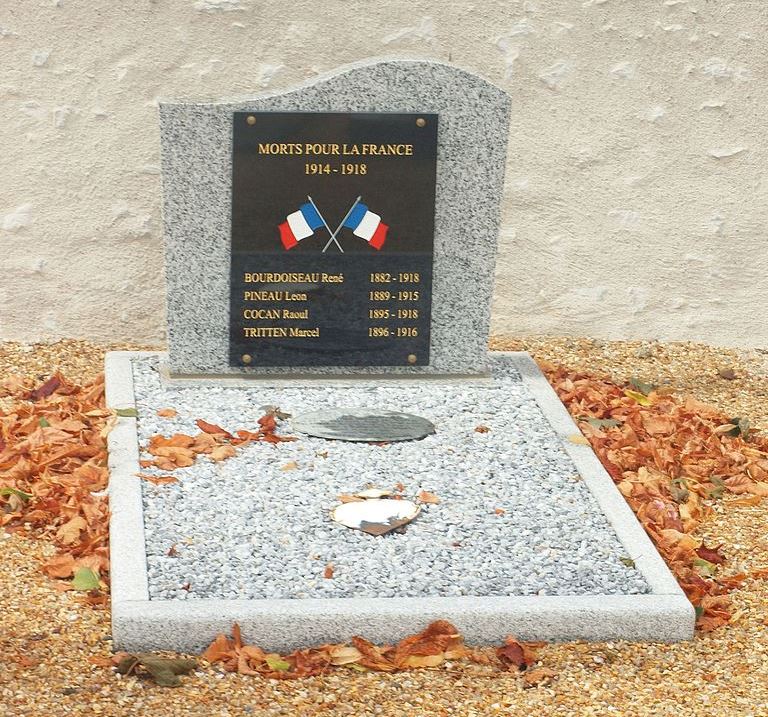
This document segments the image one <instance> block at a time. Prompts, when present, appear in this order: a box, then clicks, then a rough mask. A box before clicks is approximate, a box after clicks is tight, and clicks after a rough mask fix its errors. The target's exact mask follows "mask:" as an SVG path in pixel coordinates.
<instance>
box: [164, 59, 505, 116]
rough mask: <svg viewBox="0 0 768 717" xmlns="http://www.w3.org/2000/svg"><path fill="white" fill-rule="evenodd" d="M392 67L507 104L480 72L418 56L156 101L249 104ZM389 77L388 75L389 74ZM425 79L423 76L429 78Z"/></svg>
mask: <svg viewBox="0 0 768 717" xmlns="http://www.w3.org/2000/svg"><path fill="white" fill-rule="evenodd" d="M393 70H399V71H403V72H406V73H409V74H413V73H421V72H422V71H429V72H430V74H431V78H434V79H438V78H439V77H440V76H441V75H442V77H443V78H445V79H447V78H450V77H453V78H455V79H456V80H457V81H459V82H462V83H467V85H476V86H477V87H482V88H484V89H485V90H487V91H488V92H490V93H496V95H497V96H498V99H499V101H500V102H504V103H508V102H509V95H508V94H507V93H506V92H505V91H504V90H503V89H502V88H501V87H499V86H497V85H494V84H493V83H492V82H489V81H488V80H486V79H485V78H483V77H481V76H480V75H477V74H475V73H474V72H470V71H469V70H465V69H462V68H460V67H456V66H455V65H449V64H447V63H445V62H437V61H436V60H425V59H419V58H409V57H398V58H381V59H368V60H361V61H359V62H350V63H348V64H346V65H341V66H339V67H335V68H333V69H332V70H327V71H325V72H321V73H318V74H317V75H315V76H313V77H308V78H307V79H305V80H304V81H303V82H299V83H297V84H295V85H293V86H292V87H288V88H280V89H275V90H262V91H260V92H257V93H255V94H243V95H239V96H235V97H230V98H228V99H226V100H222V99H213V98H211V99H208V100H201V99H182V100H175V99H161V100H160V101H159V105H160V107H166V106H178V105H187V106H188V105H198V106H199V105H216V106H222V105H228V104H229V105H237V106H238V107H240V106H241V105H242V104H243V103H249V102H251V101H260V100H266V99H275V98H278V97H283V96H285V95H290V94H292V93H294V92H301V91H303V90H305V89H307V88H312V87H317V86H319V85H322V84H323V83H325V82H333V81H335V80H337V79H346V78H349V79H355V80H356V79H357V78H356V77H355V76H359V77H360V78H365V81H368V82H370V81H372V82H373V83H376V81H377V79H380V78H381V77H382V75H381V73H382V72H385V73H389V72H392V71H393ZM390 77H391V76H390ZM431 78H426V79H431Z"/></svg>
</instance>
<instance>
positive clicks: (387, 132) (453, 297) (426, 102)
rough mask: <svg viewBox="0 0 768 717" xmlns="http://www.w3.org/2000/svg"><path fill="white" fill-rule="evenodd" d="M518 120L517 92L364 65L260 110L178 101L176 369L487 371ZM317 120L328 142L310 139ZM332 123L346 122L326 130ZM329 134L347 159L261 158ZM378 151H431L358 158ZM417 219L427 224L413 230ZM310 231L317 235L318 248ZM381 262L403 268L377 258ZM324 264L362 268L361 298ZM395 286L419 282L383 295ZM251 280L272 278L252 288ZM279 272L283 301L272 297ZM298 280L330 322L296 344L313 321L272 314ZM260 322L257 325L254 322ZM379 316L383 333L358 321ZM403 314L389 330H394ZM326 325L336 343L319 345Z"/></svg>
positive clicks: (170, 280) (173, 249)
mask: <svg viewBox="0 0 768 717" xmlns="http://www.w3.org/2000/svg"><path fill="white" fill-rule="evenodd" d="M509 111H510V100H509V97H508V96H507V95H506V94H505V93H504V92H503V91H502V90H500V89H499V88H497V87H495V86H493V85H491V84H489V83H488V82H486V81H485V80H483V79H481V78H479V77H477V76H475V75H472V74H470V73H468V72H465V71H463V70H459V69H457V68H454V67H450V66H448V65H444V64H440V63H435V62H422V61H383V62H374V63H368V64H363V65H357V66H352V67H349V68H346V69H343V70H340V71H338V72H335V73H333V74H331V75H329V76H326V77H321V78H318V79H316V80H313V81H312V82H310V83H308V84H307V85H305V86H303V87H300V88H297V89H294V90H291V91H288V92H284V93H280V94H271V95H264V96H260V97H257V98H254V99H252V100H244V101H237V102H222V103H177V102H173V103H171V102H162V103H161V105H160V127H161V144H162V171H163V193H164V222H165V248H166V276H167V287H168V303H167V307H168V344H169V352H168V371H169V373H170V375H171V376H175V377H188V376H200V375H207V376H226V375H228V376H243V375H270V374H271V375H275V374H277V375H285V376H296V375H307V374H323V375H356V374H360V375H372V374H373V375H385V374H400V375H403V374H405V375H419V374H433V375H483V374H485V373H487V366H488V360H487V352H488V349H487V341H488V330H489V323H490V301H491V292H492V289H493V274H494V264H495V256H496V240H497V233H498V221H499V203H500V198H501V194H502V185H503V167H504V163H505V156H506V143H507V134H508V120H509ZM310 113H311V114H310ZM313 122H314V123H315V124H312V123H313ZM312 127H315V129H314V130H313V131H314V132H315V135H311V134H308V132H309V131H310V130H309V129H308V128H312ZM327 127H335V128H336V129H334V130H333V132H331V131H330V130H328V131H327V133H326V134H323V132H325V131H326V129H325V128H327ZM339 127H341V128H342V129H338V128H339ZM358 127H359V128H358ZM249 132H250V133H251V134H249ZM281 133H282V134H281ZM342 136H343V139H344V142H341V141H336V140H338V139H339V138H340V137H342ZM315 137H317V139H318V142H326V141H327V140H329V139H330V140H334V142H335V144H336V146H337V147H339V148H341V149H337V150H335V154H336V156H334V150H333V149H330V150H325V149H318V150H317V152H315V153H313V155H312V156H305V157H288V156H282V157H278V158H277V159H276V158H275V157H272V156H264V157H260V160H263V161H261V162H260V163H254V162H253V157H254V156H255V154H254V153H256V152H260V153H261V154H264V155H266V154H268V153H269V147H270V144H274V145H276V146H277V147H278V148H279V152H280V153H281V154H282V155H288V154H289V153H290V152H291V146H292V144H295V145H296V146H297V147H299V146H306V143H308V142H309V141H310V140H313V139H314V138H315ZM349 137H352V138H353V140H351V141H350V142H349V144H347V139H348V138H349ZM297 139H300V140H301V142H299V141H295V140H297ZM379 142H380V143H381V144H378V145H377V144H376V143H379ZM249 143H250V144H249ZM331 144H333V143H331ZM366 146H368V147H375V146H378V147H385V148H393V149H391V152H392V153H393V154H398V153H401V154H404V155H407V154H409V153H412V154H413V155H414V156H399V157H398V156H395V157H392V158H389V159H387V158H382V157H381V156H374V157H371V156H368V157H367V158H362V159H361V158H360V157H355V156H341V155H345V154H346V153H347V149H348V150H349V153H350V155H351V154H352V153H353V152H355V151H361V148H364V147H366ZM409 147H410V148H411V149H410V150H409V149H407V148H409ZM356 148H357V149H356ZM403 148H406V149H403ZM322 151H327V153H328V154H330V157H324V156H322V154H321V152H322ZM362 151H365V150H364V149H363V150H362ZM380 151H382V152H386V151H387V149H383V150H380ZM249 152H250V154H249ZM270 162H272V164H270ZM275 162H277V163H275ZM377 162H378V164H376V163H377ZM366 165H367V167H366ZM363 167H365V168H366V169H365V170H364V169H362V168H363ZM369 168H370V171H369V173H368V174H367V175H365V176H361V172H362V171H366V170H368V169H369ZM268 170H269V171H268ZM374 170H375V171H374ZM291 172H293V173H294V174H291ZM323 174H327V175H328V176H329V178H333V181H334V182H336V184H335V185H334V186H336V187H337V188H338V191H328V192H326V194H325V196H322V191H323V189H322V188H323V186H328V185H327V184H326V185H323V184H322V183H321V182H320V180H322V181H324V182H327V181H330V180H329V179H326V178H325V177H323V176H322V175H323ZM342 174H348V175H350V176H341V175H342ZM283 175H285V176H283ZM299 175H301V178H300V179H299ZM286 177H287V178H286ZM376 177H378V179H376ZM305 180H306V181H305ZM376 181H378V182H379V184H378V185H376V184H375V182H376ZM280 182H282V184H283V188H282V189H281V186H279V185H280ZM291 184H294V185H296V186H295V191H294V194H295V198H294V195H292V194H290V191H289V190H290V185H291ZM299 185H301V186H299ZM285 187H287V189H285ZM308 188H311V191H308ZM280 192H282V194H281V193H280ZM355 196H357V199H355ZM277 197H279V199H278V198H277ZM409 199H410V205H409ZM315 200H317V201H315ZM321 200H322V201H321ZM353 201H354V202H355V204H353V203H352V202H353ZM302 203H303V204H302ZM335 203H338V206H336V205H335ZM347 207H350V208H349V209H348V215H347V216H344V211H345V210H347ZM366 212H367V213H366ZM326 215H327V217H326ZM342 217H344V218H343V219H342ZM278 218H279V222H282V223H283V226H282V228H280V227H278ZM321 222H322V226H321ZM409 222H410V223H411V224H412V225H413V226H416V227H417V228H418V231H414V230H413V226H411V227H409V228H408V231H407V232H406V231H403V227H405V226H406V225H407V224H408V223H409ZM387 223H389V224H391V225H392V226H391V227H388V225H387ZM337 225H338V226H339V227H340V229H339V230H336V231H334V230H335V228H336V226H337ZM267 226H268V230H269V232H270V234H269V235H267V234H264V233H263V232H265V231H266V227H267ZM342 227H343V228H342ZM387 230H389V234H388V235H387V234H386V232H387ZM259 232H262V234H259ZM307 232H309V233H310V234H311V233H312V232H315V234H314V235H313V236H312V238H311V239H310V238H307V237H309V234H307ZM406 234H407V235H408V236H406ZM417 234H418V240H414V239H413V237H414V236H416V235H417ZM260 236H263V237H265V238H264V242H266V244H268V246H267V247H266V249H263V248H262V247H261V246H260V245H259V242H260V241H262V240H261V239H259V237H260ZM384 240H386V242H387V243H386V245H385V246H383V247H382V244H383V242H384ZM299 241H301V246H298V247H297V246H296V245H297V244H298V243H299ZM398 241H400V244H398ZM264 242H262V243H264ZM269 242H273V244H269ZM281 242H282V246H281ZM406 245H408V246H409V247H410V248H407V249H405V250H402V247H405V246H406ZM305 247H306V250H305ZM398 247H400V249H398ZM379 249H381V251H378V250H379ZM395 255H397V256H396V257H395ZM393 257H395V258H393ZM376 261H378V262H380V263H379V264H376V265H375V266H376V267H379V266H382V267H384V270H386V274H385V273H383V272H379V269H378V268H377V269H376V273H374V272H373V270H372V269H371V267H372V266H374V265H373V264H368V263H366V262H376ZM385 261H393V262H395V263H393V264H391V265H386V264H385V263H383V262H385ZM302 262H303V263H302ZM307 262H314V264H307ZM323 262H325V263H323ZM307 266H316V267H317V269H318V271H321V270H322V271H324V272H326V274H327V276H328V277H331V278H332V277H333V276H334V275H339V276H341V275H344V276H345V281H346V286H345V291H347V293H346V294H339V293H337V294H335V295H334V294H333V292H330V293H329V291H328V290H327V288H328V285H321V283H320V282H317V283H315V284H312V279H313V277H315V276H316V275H307V274H306V273H299V272H306V271H308V270H307V268H306V267H307ZM339 267H341V268H342V269H343V270H344V271H341V269H339ZM337 269H338V271H337V272H336V274H334V270H337ZM355 272H357V274H355ZM278 274H280V276H278ZM353 274H355V276H357V278H356V279H354V281H353V280H352V279H350V276H352V275H353ZM381 276H389V277H400V279H401V280H402V283H397V280H396V279H395V278H392V281H393V282H394V283H393V285H392V286H387V285H386V284H376V283H375V282H376V281H379V279H380V277H381ZM243 277H254V278H258V279H259V281H256V280H255V279H254V284H253V285H250V286H249V285H248V284H247V282H246V283H245V284H243V285H238V282H239V281H241V280H242V278H243ZM360 277H365V282H371V284H370V285H368V284H365V286H363V284H362V283H360V287H362V288H359V290H357V294H354V295H353V294H352V293H350V292H351V291H352V290H353V289H354V287H355V286H356V284H355V281H359V282H363V279H362V278H360ZM270 278H273V279H274V281H275V282H276V283H275V285H274V286H273V287H272V288H273V289H275V293H274V294H268V293H265V292H266V289H268V288H270V287H269V281H268V279H270ZM294 278H295V279H297V280H298V281H296V282H291V279H294ZM408 282H416V283H415V284H412V285H410V286H409V285H408ZM292 283H293V284H294V285H295V286H294V289H295V293H294V295H297V296H299V297H301V296H302V294H303V293H306V292H304V289H305V288H306V287H307V286H310V287H311V286H314V288H315V289H316V294H315V295H313V296H311V297H309V295H308V294H307V296H308V297H309V298H306V299H305V300H304V301H305V303H304V305H303V306H304V307H310V309H309V315H310V317H312V312H314V314H315V315H314V317H313V319H314V320H310V321H309V322H308V323H307V322H305V324H303V325H306V326H309V327H310V328H309V329H308V330H307V331H305V332H304V333H306V334H307V335H306V336H292V337H291V339H292V340H291V341H282V340H281V333H286V334H287V332H288V331H289V330H290V331H293V332H296V331H298V329H296V328H295V327H296V326H300V325H302V324H299V323H296V322H294V323H293V324H292V323H291V321H290V320H288V321H286V322H282V314H280V315H279V318H271V317H273V316H274V317H278V313H274V315H272V314H268V313H267V309H265V308H263V307H269V306H272V307H273V309H272V310H273V311H276V309H274V306H275V304H274V302H273V303H272V304H270V303H269V301H267V299H268V298H269V297H270V296H272V297H273V298H274V297H278V298H280V297H281V296H282V297H283V298H285V296H287V293H284V294H282V295H281V294H278V293H277V291H278V290H279V291H283V292H288V291H290V290H291V289H290V286H291V284H292ZM363 289H366V291H363ZM368 289H370V292H368V291H367V290H368ZM390 290H391V291H390ZM247 291H250V292H251V294H250V295H248V296H247V300H243V299H242V297H246V293H245V292H247ZM363 294H365V297H366V300H367V299H368V298H370V300H371V302H373V303H371V304H370V305H366V306H364V305H363V304H362V303H361V304H360V306H356V305H355V300H354V296H363ZM334 296H335V298H334ZM329 297H330V298H329ZM262 299H263V301H260V300H262ZM385 299H390V300H391V301H389V302H388V301H385ZM334 301H335V302H336V303H335V304H334V303H333V302H334ZM265 302H266V303H265ZM323 302H326V303H323ZM376 302H378V303H376ZM409 302H410V303H409ZM259 307H262V308H259ZM296 308H297V311H296V312H290V311H289V312H288V313H286V314H285V316H289V317H292V318H297V319H300V318H301V317H302V316H304V317H306V316H307V313H306V309H305V308H303V307H302V305H301V302H299V304H298V306H297V307H296ZM321 309H322V310H321ZM245 311H248V312H249V314H248V316H249V317H254V320H253V321H251V322H250V324H249V323H248V321H244V320H243V316H244V313H245ZM280 311H281V312H282V311H283V309H280ZM286 311H288V309H286ZM302 311H304V312H305V313H303V314H302ZM363 311H364V312H365V317H366V320H367V318H368V317H371V318H370V322H369V323H368V324H366V325H362V324H360V325H357V324H356V322H358V324H359V323H360V322H359V321H358V319H357V318H356V317H357V316H358V314H359V315H362V313H361V312H363ZM356 312H357V313H356ZM385 315H389V320H379V317H382V316H385ZM318 317H320V318H318ZM393 317H394V318H393ZM256 318H258V319H259V320H255V319H256ZM270 319H271V323H270ZM320 319H322V320H320ZM395 319H396V320H395ZM323 322H325V323H323ZM320 323H322V324H323V325H322V335H323V336H324V337H325V343H323V342H322V341H321V340H319V339H318V337H317V335H316V334H317V333H320V329H321V327H320V325H319V324H320ZM283 326H285V327H286V328H282V327H283ZM255 327H256V328H255ZM263 327H275V328H263ZM248 332H250V334H249V333H248ZM313 332H315V335H314V336H313V335H312V334H313ZM244 334H245V339H243V338H242V337H243V335H244ZM355 341H357V343H355Z"/></svg>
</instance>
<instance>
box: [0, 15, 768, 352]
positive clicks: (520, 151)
mask: <svg viewBox="0 0 768 717" xmlns="http://www.w3.org/2000/svg"><path fill="white" fill-rule="evenodd" d="M765 27H768V3H762V2H754V1H746V0H739V1H736V2H712V1H707V0H643V1H642V2H640V1H639V0H586V1H581V0H517V1H514V0H488V1H483V2H474V3H472V2H465V0H441V1H440V2H427V1H423V0H409V1H407V2H406V1H403V0H388V1H387V2H380V3H377V2H369V1H363V0H346V1H344V2H341V1H340V0H326V1H324V2H316V1H315V0H311V1H310V0H297V2H293V3H287V2H276V1H274V0H273V1H268V0H258V1H257V0H135V1H132V2H114V1H113V0H19V2H3V3H0V148H2V151H1V152H0V157H1V159H0V271H2V277H3V278H2V281H0V339H12V340H20V341H36V340H48V339H55V338H59V337H79V338H89V339H94V340H130V341H137V342H148V343H161V342H162V341H163V339H164V325H165V315H164V311H165V308H164V307H165V297H164V291H165V289H164V276H163V251H162V222H161V214H160V211H161V210H160V207H161V186H160V175H159V172H160V169H159V151H160V149H159V131H158V117H157V113H158V110H157V105H158V100H160V99H167V100H174V99H177V100H223V99H227V100H230V99H240V98H245V97H248V96H253V95H254V94H257V93H260V92H263V91H268V90H281V89H287V88H290V87H291V86H293V85H295V84H297V83H299V82H303V81H305V80H307V79H309V78H312V77H314V76H316V75H317V74H321V73H325V72H327V71H329V70H332V69H334V68H336V67H337V66H340V65H344V64H346V63H350V62H356V61H360V60H366V59H372V58H378V57H389V58H393V57H394V58H414V59H420V58H424V59H435V60H440V61H443V62H450V63H452V64H455V65H457V66H459V67H461V68H464V69H467V70H469V71H473V72H475V73H477V74H479V75H481V76H483V77H485V78H486V79H488V80H490V81H491V82H494V83H496V84H497V85H499V86H500V87H502V88H503V89H505V90H506V91H507V92H509V93H510V95H511V96H512V122H511V128H510V139H509V151H508V157H507V168H506V188H505V197H504V202H503V210H502V211H503V214H502V230H501V236H500V245H499V258H498V264H497V271H496V289H495V296H494V302H493V318H492V331H493V332H495V333H514V334H531V333H557V334H573V335H588V336H594V337H598V338H650V339H669V340H672V339H674V340H689V339H690V340H701V341H708V342H711V343H715V344H732V345H742V346H766V345H768V321H767V320H766V314H767V313H768V252H767V251H766V248H765V243H766V231H767V229H768V202H766V180H765V174H764V172H765V167H766V166H768V142H766V136H767V135H768V118H767V117H766V112H765V107H766V104H767V102H768V73H766V67H768V43H767V42H766V40H765V37H764V29H765ZM395 109H396V108H395Z"/></svg>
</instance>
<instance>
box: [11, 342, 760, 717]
mask: <svg viewBox="0 0 768 717" xmlns="http://www.w3.org/2000/svg"><path fill="white" fill-rule="evenodd" d="M494 346H495V347H496V348H505V349H510V350H519V349H527V350H530V351H531V352H532V353H533V354H534V356H535V357H536V358H544V359H547V360H552V361H557V362H560V363H563V364H565V365H567V366H571V367H578V366H580V367H584V368H588V369H591V370H594V371H599V372H610V373H611V374H612V375H614V376H616V377H617V378H628V377H630V376H632V375H635V374H636V375H638V376H641V377H642V376H646V377H647V378H651V377H652V374H654V373H655V374H658V375H659V376H661V377H666V378H669V379H670V380H671V381H672V382H673V383H674V385H677V386H680V387H681V388H683V389H684V390H685V391H686V392H687V393H690V394H692V395H695V396H696V397H697V398H700V399H702V400H708V401H710V402H711V403H713V404H714V405H718V406H721V407H722V408H724V409H726V410H728V411H730V412H732V413H733V414H734V415H745V416H749V417H750V418H752V419H753V420H754V422H755V423H757V424H758V425H762V426H763V427H765V426H767V425H768V400H766V394H767V393H768V371H766V367H765V363H764V362H763V358H764V356H763V355H762V354H759V353H756V352H744V351H736V350H729V349H719V348H712V347H709V346H704V345H695V344H657V343H645V342H604V343H601V344H600V346H596V345H595V344H594V342H592V341H590V340H576V339H563V338H528V339H525V340H522V339H502V338H496V339H495V340H494ZM132 348H140V347H132ZM103 349H104V347H97V346H85V345H84V344H82V343H81V342H61V343H59V344H54V345H52V346H46V347H40V348H39V351H38V349H37V348H35V349H34V350H33V351H28V350H24V347H20V346H19V345H18V344H3V345H0V370H2V371H4V372H8V371H9V370H10V371H13V372H17V373H26V374H28V375H37V374H38V373H40V372H45V371H46V370H47V368H48V366H51V365H60V366H62V367H63V368H64V369H67V367H68V366H69V365H70V364H71V363H72V362H74V361H75V360H76V359H77V362H78V363H80V364H81V369H80V370H82V371H83V372H84V373H88V372H96V371H98V370H100V369H101V356H102V351H103ZM648 350H651V351H653V352H654V357H653V358H641V357H640V356H637V355H636V353H637V352H638V351H640V352H641V353H643V354H645V353H646V352H647V351H648ZM42 351H45V352H46V356H47V357H48V363H47V364H40V363H39V362H37V361H36V359H37V357H38V356H39V355H40V352H42ZM86 352H87V353H88V355H90V356H91V357H92V358H91V363H90V364H89V365H86V364H85V363H83V362H82V361H81V357H82V356H83V355H84V354H86ZM723 366H726V367H727V366H730V367H733V368H734V369H735V371H736V373H737V378H736V379H735V380H733V381H728V380H725V379H722V378H720V377H719V376H718V374H717V371H718V369H719V368H721V367H723ZM705 527H706V535H705V537H706V538H707V543H708V544H710V543H711V544H715V545H717V544H718V543H721V542H722V543H724V544H725V546H726V547H725V548H724V550H725V552H726V554H727V555H728V558H729V562H730V563H731V565H732V566H738V565H743V566H744V567H745V568H755V567H764V566H768V539H767V538H766V536H767V535H768V506H766V505H765V503H764V504H762V505H759V506H755V507H739V508H737V507H732V506H728V505H726V504H716V513H715V516H714V518H713V519H712V520H711V521H709V522H708V523H707V525H706V526H705ZM50 553H51V550H50V547H49V546H46V545H45V544H43V543H39V542H32V541H28V540H23V539H21V538H19V537H18V536H11V537H8V538H6V539H0V555H2V559H0V606H2V610H3V612H2V621H1V622H0V714H2V715H3V717H5V715H6V714H7V715H9V716H12V717H16V716H17V715H18V716H19V717H26V716H34V717H38V716H43V715H45V716H46V717H64V716H70V715H73V716H77V717H86V716H87V717H92V715H105V716H109V717H112V716H114V717H118V716H119V717H123V716H124V715H130V716H131V717H133V716H136V717H139V716H143V715H146V714H157V715H162V716H163V717H187V716H189V717H241V716H244V715H250V714H259V715H268V716H270V717H271V716H276V715H281V716H282V715H286V716H288V715H302V716H303V715H355V716H356V717H361V716H366V717H367V716H368V715H385V716H387V717H389V716H391V717H398V716H403V717H405V716H407V717H426V716H427V715H429V716H433V715H456V716H457V717H459V716H461V717H480V716H482V717H485V715H505V717H506V716H514V717H529V716H530V715H540V714H541V715H548V716H549V715H557V716H563V717H573V716H574V715H578V716H579V717H581V716H584V717H588V716H598V715H616V716H623V717H645V716H648V715H654V717H655V716H657V715H660V716H663V717H667V716H669V717H720V716H722V717H750V716H754V717H762V716H764V715H766V714H768V626H766V622H768V581H755V580H751V581H748V582H747V583H746V584H745V586H744V587H743V588H742V589H741V590H739V591H737V592H735V593H734V594H733V599H734V603H735V607H736V610H737V613H736V619H735V620H734V621H733V622H732V623H731V624H730V625H728V626H726V627H725V628H721V629H718V630H716V631H714V632H712V633H709V634H705V635H698V636H697V637H696V638H695V639H694V640H693V641H691V642H687V643H681V644H676V645H657V644H641V645H635V644H631V643H618V642H617V643H602V644H585V643H570V644H567V645H550V646H548V647H546V648H544V650H543V651H542V652H541V659H542V663H543V664H544V665H546V666H547V667H550V668H552V669H553V670H556V671H557V673H558V677H557V678H556V680H555V681H554V683H553V684H552V685H551V686H549V687H539V688H534V689H525V688H524V687H523V684H522V680H521V679H520V677H519V676H517V675H514V674H508V673H498V672H491V671H489V670H488V669H486V668H483V667H481V666H477V665H473V664H454V665H452V666H447V667H443V668H439V669H435V670H413V671H410V672H405V673H398V674H393V675H389V674H383V673H369V674H358V673H354V672H351V671H350V672H349V673H334V674H332V675H329V676H325V677H317V678H310V679H307V680H301V681H298V682H285V681H272V680H263V679H259V678H254V677H247V676H240V675H235V674H222V673H221V672H220V671H218V670H216V669H211V668H201V669H200V670H199V671H198V672H197V673H196V674H195V675H193V676H191V677H188V678H184V683H183V686H182V687H180V688H177V689H175V690H169V689H164V688H159V687H156V686H154V685H152V684H151V683H146V682H143V681H137V680H134V679H117V678H116V677H115V676H114V675H113V674H112V673H111V672H109V671H108V670H105V669H104V668H102V667H96V666H94V665H93V664H92V663H91V662H89V660H90V659H91V658H103V657H104V656H105V655H107V654H108V653H109V649H110V642H109V614H108V613H107V612H105V611H98V610H93V609H91V608H86V607H81V606H79V605H76V604H75V603H74V602H72V598H71V597H70V595H68V594H66V593H65V594H61V593H57V592H56V591H55V590H54V589H53V588H52V586H51V584H50V582H49V581H47V580H46V578H45V577H44V576H43V575H42V574H41V573H40V572H39V570H38V562H39V561H40V560H41V559H43V557H44V556H45V555H50ZM20 656H25V657H26V658H27V659H28V660H31V661H32V662H33V663H34V664H33V665H32V666H25V665H24V664H22V663H21V662H20V661H19V658H20Z"/></svg>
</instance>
